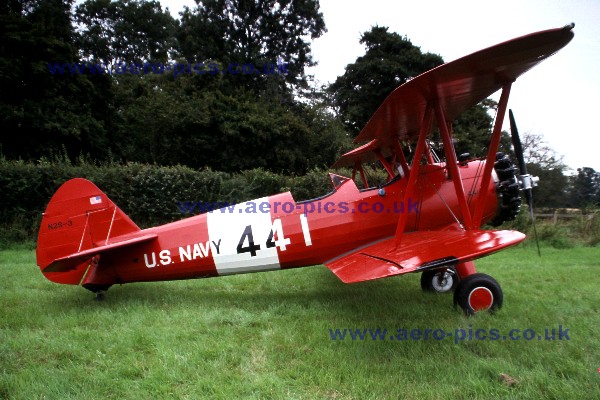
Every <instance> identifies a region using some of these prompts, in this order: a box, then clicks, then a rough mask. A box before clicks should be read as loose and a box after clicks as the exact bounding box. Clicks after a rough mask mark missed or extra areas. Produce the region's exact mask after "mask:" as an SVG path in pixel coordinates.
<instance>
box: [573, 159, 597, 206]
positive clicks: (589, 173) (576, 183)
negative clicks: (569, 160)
mask: <svg viewBox="0 0 600 400" xmlns="http://www.w3.org/2000/svg"><path fill="white" fill-rule="evenodd" d="M569 197H570V206H571V207H577V208H585V207H598V206H600V173H599V172H596V171H595V170H594V169H593V168H589V167H583V168H577V175H575V176H573V177H572V179H571V185H570V196H569Z"/></svg>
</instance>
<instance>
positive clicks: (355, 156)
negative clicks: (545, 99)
mask: <svg viewBox="0 0 600 400" xmlns="http://www.w3.org/2000/svg"><path fill="white" fill-rule="evenodd" d="M571 29H572V26H566V27H564V28H558V29H550V30H546V31H541V32H536V33H532V34H530V35H526V36H522V37H519V38H516V39H512V40H509V41H507V42H504V43H500V44H498V45H495V46H492V47H489V48H487V49H484V50H480V51H478V52H476V53H473V54H471V55H468V56H466V57H463V58H460V59H458V60H455V61H452V62H449V63H446V64H443V65H440V66H439V67H437V68H434V69H432V70H430V71H427V72H425V73H423V74H421V75H419V76H418V77H416V78H415V79H413V80H411V81H409V82H407V83H405V84H404V85H402V86H400V87H398V88H396V89H395V90H394V91H393V92H392V93H391V94H390V95H389V96H388V97H387V98H386V99H385V100H384V102H383V103H382V104H381V106H379V108H378V109H377V111H376V112H375V113H374V114H373V116H372V117H371V119H370V120H369V121H368V122H367V124H366V126H365V127H364V128H363V130H362V131H361V132H360V133H359V135H358V137H357V138H356V140H355V142H356V143H363V142H367V141H371V140H373V139H376V140H375V141H374V142H371V143H369V144H367V145H366V146H364V148H359V149H356V150H354V151H351V152H350V153H346V154H344V155H343V156H342V157H341V158H340V159H339V160H338V161H337V162H336V163H335V164H334V167H352V166H354V165H355V163H356V162H359V163H362V162H365V161H373V160H375V159H376V157H375V156H374V155H373V153H372V151H373V150H381V149H383V150H385V149H387V148H389V145H390V143H392V141H393V140H395V139H399V140H414V139H416V137H417V136H418V133H419V127H420V125H421V122H422V121H423V116H424V115H425V109H426V107H427V104H428V103H429V104H432V103H434V102H439V103H440V105H441V106H442V109H443V112H444V116H445V117H446V119H447V120H448V121H453V120H454V119H456V117H458V115H460V114H461V113H462V112H463V111H466V110H468V109H469V108H471V107H473V106H474V105H475V104H477V103H478V102H480V101H481V100H483V99H485V98H487V97H489V96H490V95H491V94H493V93H494V92H496V91H498V90H499V89H501V88H502V86H503V85H505V84H507V83H511V82H513V81H515V80H516V79H517V78H518V77H519V76H520V75H522V74H523V73H525V72H527V71H528V70H529V69H530V68H532V67H534V66H535V65H536V64H538V63H539V62H541V61H543V60H544V59H546V58H548V57H550V56H551V55H552V54H554V53H556V52H557V51H558V50H560V49H561V48H562V47H564V46H566V45H567V43H569V41H571V39H572V38H573V36H574V35H573V32H572V31H571ZM436 124H437V123H436Z"/></svg>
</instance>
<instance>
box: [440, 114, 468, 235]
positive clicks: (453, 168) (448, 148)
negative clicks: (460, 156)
mask: <svg viewBox="0 0 600 400" xmlns="http://www.w3.org/2000/svg"><path fill="white" fill-rule="evenodd" d="M435 117H436V119H437V121H438V127H439V129H440V134H441V136H442V141H443V142H444V153H445V154H446V166H447V167H448V169H449V170H450V171H449V172H450V177H451V179H452V182H453V183H454V190H455V191H456V197H457V198H458V205H459V206H460V213H461V214H462V217H463V223H464V225H465V227H466V228H467V229H473V220H472V218H471V210H469V205H468V203H467V198H466V196H465V188H464V187H463V183H462V180H461V179H460V171H459V169H458V162H457V160H456V152H455V151H454V146H453V145H452V139H450V131H449V130H448V125H447V124H446V117H445V116H444V110H443V109H442V105H441V104H440V103H439V102H436V105H435Z"/></svg>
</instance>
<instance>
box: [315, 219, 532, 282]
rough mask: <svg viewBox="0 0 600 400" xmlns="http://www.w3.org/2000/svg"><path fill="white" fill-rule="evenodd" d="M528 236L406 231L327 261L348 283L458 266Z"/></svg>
mask: <svg viewBox="0 0 600 400" xmlns="http://www.w3.org/2000/svg"><path fill="white" fill-rule="evenodd" d="M524 239H525V235H524V234H522V233H521V232H517V231H509V230H505V231H492V230H469V231H465V230H438V231H416V232H412V233H405V234H404V235H403V236H402V242H401V244H399V245H397V241H396V238H395V237H390V238H388V239H385V240H382V241H379V242H375V243H372V244H370V245H367V246H366V247H362V248H359V249H357V250H354V251H352V252H350V253H347V254H344V255H342V256H339V257H337V258H334V259H332V260H330V261H327V262H326V263H325V266H326V267H327V268H329V269H330V270H331V271H332V272H333V273H334V274H336V275H337V277H338V278H340V279H341V280H342V282H344V283H355V282H362V281H368V280H372V279H379V278H385V277H388V276H394V275H400V274H406V273H409V272H422V271H424V270H427V269H435V268H439V267H443V266H450V265H455V264H457V263H460V262H465V261H471V260H474V259H476V258H480V257H483V256H486V255H488V254H491V253H494V252H496V251H498V250H501V249H503V248H505V247H508V246H512V245H514V244H517V243H519V242H521V241H523V240H524Z"/></svg>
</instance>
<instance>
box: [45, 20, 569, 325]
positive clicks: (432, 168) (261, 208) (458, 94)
mask: <svg viewBox="0 0 600 400" xmlns="http://www.w3.org/2000/svg"><path fill="white" fill-rule="evenodd" d="M572 28H573V25H569V26H566V27H564V28H559V29H551V30H546V31H541V32H537V33H533V34H530V35H526V36H523V37H519V38H516V39H513V40H510V41H507V42H504V43H501V44H498V45H496V46H493V47H490V48H487V49H484V50H481V51H478V52H476V53H473V54H471V55H469V56H466V57H463V58H461V59H458V60H456V61H453V62H450V63H447V64H444V65H441V66H439V67H437V68H434V69H432V70H430V71H428V72H426V73H424V74H422V75H420V76H418V77H416V78H414V79H412V80H410V81H409V82H407V83H406V84H404V85H402V86H400V87H398V88H397V89H395V90H394V91H393V92H392V93H391V94H390V95H389V96H388V97H387V99H386V100H385V101H384V102H383V103H382V104H381V106H380V107H379V109H378V110H377V111H376V112H375V114H374V115H373V116H372V118H371V119H370V120H369V122H368V123H367V124H366V126H365V127H364V129H363V130H362V131H361V132H360V134H359V135H358V137H357V138H356V143H364V144H363V145H362V146H360V147H358V148H357V149H355V150H353V151H350V152H348V153H346V154H344V155H343V156H341V158H340V159H339V160H338V161H337V162H336V163H335V164H334V167H351V168H353V171H354V172H353V174H352V178H349V177H343V176H340V175H335V174H330V177H331V181H332V184H333V191H332V192H331V193H329V194H327V195H326V196H323V197H320V198H317V199H313V200H309V201H303V202H296V201H295V200H294V198H293V197H292V195H291V194H290V193H289V192H287V193H281V194H277V195H274V196H269V197H264V198H261V199H257V200H253V201H251V202H247V203H242V204H237V205H234V206H231V207H229V208H227V209H221V210H217V211H213V212H210V213H206V214H201V215H197V216H193V217H190V218H187V219H184V220H181V221H177V222H172V223H169V224H166V225H162V226H158V227H155V228H149V229H144V230H142V229H140V228H139V227H138V226H137V225H136V224H135V223H134V222H133V221H132V220H131V219H129V217H127V215H126V214H125V213H124V212H123V211H121V209H119V208H118V207H117V206H116V205H115V204H114V203H113V202H112V201H111V200H110V199H109V198H108V197H107V196H106V194H104V193H103V192H102V191H101V190H100V189H98V188H97V187H96V186H95V185H94V184H93V183H91V182H89V181H87V180H85V179H72V180H70V181H68V182H66V183H64V184H63V185H62V186H61V187H60V188H59V189H58V191H57V192H56V193H55V194H54V196H53V197H52V199H51V200H50V203H49V204H48V207H47V209H46V212H45V213H44V216H43V219H42V223H41V227H40V231H39V236H38V247H37V264H38V265H39V267H40V269H41V271H42V273H43V274H44V276H45V277H46V278H48V279H49V280H51V281H53V282H57V283H63V284H72V285H82V286H83V287H84V288H86V289H89V290H91V291H92V292H94V293H96V294H97V297H98V298H102V296H103V293H104V292H105V291H106V290H107V289H108V288H109V287H110V286H112V285H114V284H123V283H130V282H147V281H161V280H176V279H190V278H208V277H216V276H222V275H230V274H241V273H248V272H257V271H270V270H278V269H287V268H297V267H304V266H310V265H315V264H325V266H327V268H329V269H330V270H331V271H333V273H334V274H335V275H337V276H338V277H339V278H340V279H341V280H342V281H343V282H346V283H354V282H362V281H367V280H371V279H378V278H384V277H390V276H394V275H401V274H406V273H411V272H420V273H422V275H421V284H422V286H423V288H424V289H426V290H436V291H440V292H442V291H448V290H451V289H454V302H455V304H458V305H460V307H462V309H463V310H464V311H465V312H466V313H467V314H472V313H474V312H477V311H480V310H494V309H496V308H498V307H500V306H501V305H502V290H501V288H500V286H499V285H498V283H497V282H496V281H495V280H494V279H493V278H491V277H490V276H488V275H485V274H481V273H476V271H475V267H474V264H473V260H475V259H477V258H479V257H483V256H485V255H488V254H490V253H493V252H495V251H498V250H501V249H503V248H505V247H508V246H512V245H514V244H517V243H519V242H521V241H522V240H524V239H525V235H524V234H522V233H520V232H517V231H511V230H488V229H482V228H481V227H482V225H483V224H486V223H493V224H500V223H502V222H503V221H505V220H509V219H511V218H514V216H515V215H516V213H517V212H518V211H519V207H520V203H521V200H520V191H523V190H524V191H525V192H526V194H527V195H528V201H530V199H531V193H530V192H531V188H532V186H535V183H536V178H534V177H531V176H530V175H528V174H527V171H526V170H525V163H524V160H523V154H522V150H521V149H520V142H519V139H518V134H517V133H516V127H515V126H513V127H512V129H511V130H512V134H513V144H514V145H515V153H516V155H517V158H518V161H519V167H520V168H519V169H517V168H516V167H515V166H514V165H513V164H512V162H511V161H510V160H509V159H508V157H507V156H506V155H504V154H502V153H497V150H498V145H499V141H500V137H501V129H502V121H503V120H504V116H505V112H506V109H507V102H508V97H509V93H510V88H511V85H512V83H513V82H514V81H515V80H516V79H517V77H519V76H520V75H521V74H523V73H524V72H526V71H528V70H529V69H530V68H532V67H533V66H535V65H536V64H538V63H539V62H541V61H542V60H544V59H546V58H547V57H549V56H551V55H552V54H554V53H555V52H556V51H558V50H559V49H561V48H562V47H563V46H565V45H566V44H567V43H569V41H570V40H571V39H572V38H573V32H572ZM498 90H502V92H501V96H500V100H499V104H498V110H497V115H496V119H495V123H494V126H493V131H492V134H491V137H490V144H489V149H488V152H487V156H486V157H485V158H480V159H472V158H470V157H469V156H463V157H457V156H456V153H455V150H454V147H453V145H452V127H451V122H452V121H453V120H455V119H456V118H457V116H458V115H459V114H460V113H462V112H463V111H465V110H467V109H469V108H470V107H472V106H474V105H475V104H477V103H478V102H480V101H481V100H483V99H485V98H487V97H488V96H490V95H492V94H493V93H494V92H496V91H498ZM511 120H512V119H511ZM511 122H512V121H511ZM511 125H513V124H511ZM435 127H437V130H438V132H439V136H440V137H441V140H442V142H443V149H444V150H443V153H444V156H443V157H442V161H440V159H439V158H438V157H437V155H436V154H435V152H434V150H433V148H432V146H431V145H430V141H429V139H428V136H430V135H432V132H433V131H434V128H435ZM373 162H376V163H379V164H380V165H381V166H383V168H384V169H385V171H386V174H387V176H388V182H387V183H385V184H382V185H379V186H374V187H371V186H370V185H369V182H368V181H367V176H366V174H365V168H364V165H365V164H367V163H373ZM379 164H378V165H379ZM357 174H358V177H360V181H362V183H361V187H362V189H359V187H358V186H357V183H355V181H354V179H355V178H357V179H358V177H357Z"/></svg>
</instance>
